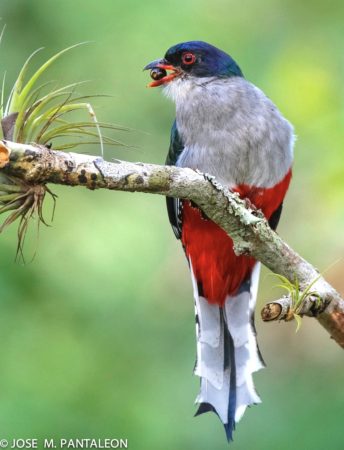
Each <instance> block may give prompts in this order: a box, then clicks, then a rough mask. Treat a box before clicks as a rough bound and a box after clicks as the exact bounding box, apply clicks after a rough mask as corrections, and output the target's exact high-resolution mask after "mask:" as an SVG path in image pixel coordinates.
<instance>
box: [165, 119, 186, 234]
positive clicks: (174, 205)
mask: <svg viewBox="0 0 344 450" xmlns="http://www.w3.org/2000/svg"><path fill="white" fill-rule="evenodd" d="M183 150H184V144H183V142H182V140H181V138H180V136H179V133H178V129H177V124H176V121H174V123H173V125H172V129H171V140H170V148H169V151H168V154H167V158H166V164H167V165H168V166H174V165H175V164H176V162H177V160H178V158H179V156H180V154H181V153H182V151H183ZM166 206H167V212H168V218H169V220H170V223H171V226H172V229H173V232H174V234H175V236H176V238H177V239H180V238H181V235H182V218H181V213H182V202H181V201H180V199H179V198H173V197H166Z"/></svg>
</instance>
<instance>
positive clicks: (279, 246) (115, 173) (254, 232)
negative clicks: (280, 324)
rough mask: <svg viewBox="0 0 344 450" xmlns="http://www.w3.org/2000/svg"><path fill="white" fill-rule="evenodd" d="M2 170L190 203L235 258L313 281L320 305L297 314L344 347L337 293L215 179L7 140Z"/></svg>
mask: <svg viewBox="0 0 344 450" xmlns="http://www.w3.org/2000/svg"><path fill="white" fill-rule="evenodd" d="M1 168H2V172H3V173H6V174H8V175H11V176H15V177H18V178H20V179H21V180H24V181H25V182H27V183H31V184H46V183H55V184H63V185H68V186H84V187H86V188H88V189H100V188H103V189H110V190H121V191H128V192H146V193H151V194H161V195H166V196H170V197H179V198H182V199H189V200H192V201H193V202H194V203H196V204H197V205H198V206H199V207H200V208H201V209H202V210H203V212H204V213H205V214H206V215H207V216H208V217H209V218H210V219H212V220H213V221H214V222H216V223H217V224H218V225H219V226H221V227H222V228H223V229H224V230H225V231H226V232H227V233H228V234H229V235H230V236H231V238H232V239H233V242H234V249H235V252H236V254H238V255H239V254H245V255H251V256H253V257H254V258H256V259H257V260H259V261H261V262H262V263H263V264H264V265H265V266H267V267H268V268H269V269H270V270H272V271H273V272H274V273H278V274H281V275H283V276H285V277H286V278H287V279H288V280H289V281H291V282H292V283H293V282H294V281H295V278H297V279H298V281H299V284H300V288H301V290H306V289H307V287H308V286H309V285H310V284H311V283H313V282H314V280H316V279H317V281H316V282H315V283H314V285H313V286H312V292H316V294H317V296H318V297H319V299H320V300H319V302H314V301H313V300H314V299H313V300H312V298H310V297H307V299H306V301H305V302H303V303H304V304H303V305H302V308H300V309H299V312H301V315H311V316H315V317H316V318H317V320H318V321H319V322H320V323H321V325H323V326H324V327H325V328H326V330H327V331H328V332H329V333H330V335H331V336H332V338H333V339H335V340H336V342H337V343H338V344H339V345H340V346H342V347H343V348H344V300H343V299H342V298H341V296H340V295H339V293H338V292H337V291H336V290H335V289H334V288H333V287H332V286H331V285H330V284H329V283H327V282H326V280H325V279H324V278H323V277H322V276H319V272H318V271H317V270H316V269H315V268H314V267H313V266H312V265H311V264H310V263H308V262H307V261H306V260H304V259H303V258H302V257H301V256H300V255H299V254H297V253H296V252H295V251H294V250H293V249H291V248H290V247H289V246H288V244H286V243H285V242H284V241H283V240H282V239H281V238H280V236H279V235H278V234H276V233H275V232H274V231H272V230H271V228H270V227H269V225H268V223H267V221H266V220H265V219H264V217H263V215H262V214H261V212H260V211H258V210H256V209H254V208H253V207H252V205H248V204H246V202H245V201H244V200H242V199H240V198H239V196H238V195H237V194H235V193H231V192H229V191H228V190H227V189H226V188H224V187H222V186H221V185H220V184H219V183H217V182H216V180H215V178H214V177H212V176H210V175H208V174H202V173H200V172H197V171H194V170H191V169H187V168H178V167H173V166H159V165H154V164H143V163H132V162H125V161H117V160H116V161H114V162H107V161H104V160H103V159H102V158H100V157H95V156H88V155H82V154H77V153H65V152H59V151H54V150H51V149H48V148H46V147H38V146H33V145H26V144H18V143H13V142H9V141H2V142H1V143H0V169H1ZM315 303H316V307H315V306H314V305H315ZM293 308H294V305H293V302H292V301H291V299H290V298H289V299H288V297H287V298H284V299H283V305H281V304H279V303H278V302H274V303H270V304H268V305H267V306H266V307H265V308H264V309H263V311H262V317H263V320H286V318H287V317H288V319H287V320H290V318H291V317H292V313H293ZM282 310H283V314H281V313H282ZM286 311H287V314H285V312H286Z"/></svg>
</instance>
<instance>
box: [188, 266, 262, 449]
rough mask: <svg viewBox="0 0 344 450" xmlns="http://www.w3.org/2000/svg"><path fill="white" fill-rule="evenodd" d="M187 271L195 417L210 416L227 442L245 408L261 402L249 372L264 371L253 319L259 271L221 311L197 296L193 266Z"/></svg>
mask: <svg viewBox="0 0 344 450" xmlns="http://www.w3.org/2000/svg"><path fill="white" fill-rule="evenodd" d="M190 268H191V274H192V281H193V288H194V297H195V311H196V335H197V361H196V365H195V374H196V375H198V376H199V377H200V378H201V388H200V392H199V395H198V396H197V398H196V403H198V404H199V408H198V411H197V413H196V415H199V414H203V413H204V412H208V411H214V412H215V413H216V414H217V415H218V416H219V418H220V420H221V421H222V423H223V424H224V427H225V431H226V435H227V439H228V440H229V441H230V440H232V433H233V430H234V429H235V423H236V422H238V421H239V420H240V419H241V417H242V415H243V414H244V412H245V410H246V408H247V406H250V405H252V404H256V403H260V401H261V400H260V398H259V396H258V394H257V393H256V391H255V388H254V384H253V378H252V374H253V372H255V371H257V370H259V369H261V368H262V367H264V362H263V360H262V358H261V356H260V353H259V349H258V346H257V342H256V337H255V336H256V333H255V328H254V319H253V315H254V306H255V300H256V295H257V285H258V279H259V270H260V265H259V264H256V266H255V267H254V270H253V273H252V277H251V281H250V282H245V283H244V284H243V285H242V287H241V289H240V291H239V292H238V293H237V295H235V296H232V297H227V299H226V302H225V305H224V307H223V308H221V307H219V306H217V305H214V304H210V303H208V301H207V300H206V299H205V298H204V297H202V296H201V295H199V290H198V285H197V282H196V279H195V277H194V274H193V271H192V263H191V261H190Z"/></svg>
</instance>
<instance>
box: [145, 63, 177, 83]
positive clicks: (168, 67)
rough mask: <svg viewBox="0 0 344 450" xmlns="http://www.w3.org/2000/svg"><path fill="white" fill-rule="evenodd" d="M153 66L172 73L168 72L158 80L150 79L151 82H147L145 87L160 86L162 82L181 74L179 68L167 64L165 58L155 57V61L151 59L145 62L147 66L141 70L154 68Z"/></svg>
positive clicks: (167, 81)
mask: <svg viewBox="0 0 344 450" xmlns="http://www.w3.org/2000/svg"><path fill="white" fill-rule="evenodd" d="M155 68H158V69H164V70H169V71H171V72H172V73H168V74H167V75H166V76H164V77H163V78H161V79H160V80H155V81H152V82H151V83H149V84H148V85H147V87H156V86H161V85H162V84H166V83H169V82H170V81H172V80H173V79H174V78H176V77H177V76H178V75H180V74H181V70H180V69H178V68H177V67H174V66H173V65H172V64H169V63H168V62H167V61H166V60H165V59H157V60H155V61H152V62H151V63H149V64H147V66H146V67H145V68H144V69H143V70H148V69H155Z"/></svg>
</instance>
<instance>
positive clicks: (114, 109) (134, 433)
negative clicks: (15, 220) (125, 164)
mask: <svg viewBox="0 0 344 450" xmlns="http://www.w3.org/2000/svg"><path fill="white" fill-rule="evenodd" d="M0 5H1V6H0V15H1V17H2V21H3V23H6V24H7V30H6V34H5V39H4V42H3V43H2V46H1V56H0V57H1V62H2V65H1V69H2V70H3V71H5V70H6V71H7V80H8V86H9V85H10V83H11V82H13V81H14V78H15V75H16V74H17V72H18V69H19V68H20V66H21V65H22V63H23V61H24V60H25V59H26V57H27V56H28V55H29V54H30V53H31V52H32V51H33V50H35V49H36V48H38V47H41V46H44V47H46V50H45V51H44V52H42V53H41V54H39V55H37V57H36V60H35V61H36V62H37V64H38V63H40V62H43V60H45V59H46V58H48V57H49V56H50V55H51V54H53V53H54V52H56V51H58V50H60V49H61V48H64V47H66V46H68V45H71V44H74V43H76V42H80V41H92V43H90V44H89V45H87V46H84V47H81V48H79V49H77V50H73V53H70V54H68V55H65V56H64V57H63V59H62V60H61V61H59V63H57V64H56V65H55V66H54V67H53V69H52V70H51V71H50V77H51V78H53V79H55V80H58V81H59V82H60V83H61V84H62V83H64V84H67V83H69V82H73V81H80V80H83V79H87V80H92V81H91V82H90V83H89V85H86V86H84V87H83V88H82V89H81V91H82V92H83V93H86V94H87V93H106V94H111V95H113V98H111V99H107V100H104V99H102V100H100V101H97V102H95V103H94V106H95V108H96V111H97V114H98V117H99V118H100V119H101V120H105V121H112V122H116V123H119V124H121V125H124V126H127V127H130V128H131V129H132V130H131V131H129V132H120V133H118V134H116V135H115V137H117V138H118V139H120V140H122V141H123V142H125V143H126V144H129V145H130V146H131V148H129V149H123V148H111V149H107V150H106V157H107V158H122V159H129V160H132V161H147V162H148V161H149V162H155V163H162V162H163V161H164V159H165V154H166V151H167V147H168V139H169V128H170V125H171V122H172V120H173V116H174V107H173V105H172V104H171V103H169V102H168V100H166V99H165V98H164V97H163V96H162V95H161V94H160V92H159V90H158V89H156V90H150V89H146V88H145V86H146V84H147V82H148V74H147V73H143V72H142V67H143V66H144V65H145V64H146V63H147V62H149V61H151V60H152V59H155V58H158V57H160V56H162V55H163V54H164V52H165V51H166V49H167V48H168V47H170V46H171V45H173V44H176V43H178V42H181V41H185V40H191V39H201V40H205V41H208V42H210V43H212V44H214V45H216V46H218V47H220V48H222V49H224V50H225V51H228V52H229V53H230V54H231V55H232V56H233V57H234V58H235V59H236V60H237V61H238V63H239V64H240V66H241V67H242V69H243V71H244V73H245V75H246V77H247V78H248V79H249V80H251V81H252V82H253V83H255V84H257V85H258V86H259V87H261V88H262V89H263V90H264V91H265V92H266V93H267V95H269V96H270V97H271V98H272V99H273V100H274V102H275V103H276V104H277V105H278V107H279V108H280V109H281V111H282V112H283V113H284V114H285V115H286V116H287V117H288V119H289V120H290V121H291V122H293V124H294V125H295V128H296V134H297V136H298V140H297V144H296V155H295V156H296V158H295V169H294V178H293V183H292V186H291V189H290V192H289V195H288V199H287V201H286V203H285V210H284V216H283V219H282V222H281V225H280V228H279V232H280V234H281V235H282V236H283V238H285V239H286V240H287V241H288V242H289V243H290V244H291V245H292V246H293V247H294V248H295V249H297V250H298V251H299V252H300V253H301V254H302V255H303V256H304V257H306V258H307V259H308V260H309V261H311V262H312V263H314V264H315V265H316V266H317V267H318V268H319V269H320V270H325V269H326V268H328V267H329V266H331V265H332V264H333V263H334V262H336V261H337V262H336V264H335V265H334V266H332V267H331V268H330V269H329V270H328V272H327V278H328V279H329V280H330V281H331V282H332V283H333V284H334V286H335V287H336V288H337V289H339V290H340V291H341V292H342V293H343V292H344V281H343V280H344V277H343V273H344V262H343V259H340V258H342V255H343V250H344V240H343V225H344V208H343V197H344V180H343V178H344V164H343V148H344V131H343V130H344V90H343V83H342V80H343V78H344V53H343V44H342V42H343V20H344V3H343V1H342V0H337V1H336V0H334V1H329V2H321V1H320V0H317V1H310V0H308V1H303V2H300V1H296V0H283V1H282V0H281V1H273V0H262V1H259V2H258V1H255V0H242V1H240V2H238V1H233V0H227V1H225V0H213V1H212V2H210V1H205V0H198V1H196V0H186V1H185V0H184V1H181V0H175V1H165V2H161V1H156V0H146V1H139V0H126V1H124V0H123V1H117V0H100V1H98V2H96V1H91V0H82V1H81V0H74V1H70V0H59V1H58V2H57V1H48V0H30V1H27V0H2V1H1V3H0ZM81 151H83V152H89V153H97V152H99V149H98V148H95V147H90V148H87V149H86V148H84V149H83V150H81ZM52 189H53V191H54V192H56V193H57V194H58V195H59V199H58V204H57V210H56V215H55V220H54V223H53V227H52V228H45V227H42V228H41V231H40V237H39V246H38V255H37V256H36V258H35V260H34V261H33V262H32V263H30V264H27V265H26V266H22V265H20V264H16V263H15V262H14V255H15V247H16V230H15V227H14V228H13V229H12V230H9V231H7V232H6V233H5V234H3V235H2V236H1V239H0V252H1V259H0V265H1V269H0V286H1V287H0V289H1V298H0V334H1V337H0V438H7V439H11V438H33V437H36V438H39V439H41V438H53V437H55V438H57V439H58V438H72V437H78V438H83V437H84V438H86V437H90V438H106V437H110V438H114V437H122V438H128V440H129V447H130V448H131V449H135V450H136V449H137V450H146V449H147V450H148V449H149V450H151V449H165V450H172V449H173V450H174V449H190V450H192V449H197V450H205V449H216V450H217V449H225V448H227V444H226V441H225V435H224V431H223V429H222V426H221V424H220V422H219V420H218V419H217V418H216V417H215V415H210V414H207V415H204V416H201V417H199V418H197V419H195V418H193V413H194V411H195V407H194V405H193V401H194V398H195V396H196V394H197V391H198V379H197V378H196V377H193V376H192V369H193V364H194V357H195V342H194V333H195V330H194V312H193V300H192V292H191V283H190V280H189V274H188V269H187V265H186V262H185V261H184V256H183V252H182V250H181V248H180V245H179V243H178V242H177V241H176V240H175V239H174V237H173V234H172V231H171V230H170V227H169V224H168V220H167V217H166V214H165V204H164V199H163V198H162V197H159V196H153V195H152V196H150V195H142V194H134V195H131V194H124V193H114V192H105V191H104V192H100V191H99V192H91V191H86V190H85V189H78V188H75V189H71V188H67V187H56V186H52ZM32 239H33V241H34V234H33V238H32ZM32 246H33V247H34V244H32ZM29 247H30V245H29ZM30 251H33V249H32V248H31V249H30V248H29V249H28V254H29V255H28V256H30ZM29 259H30V258H29ZM273 284H274V280H273V279H272V277H270V276H267V271H265V272H264V273H263V275H262V282H261V289H260V294H259V305H258V310H259V309H260V307H261V306H262V305H263V303H264V302H265V301H266V300H267V299H272V298H276V297H277V296H278V295H279V294H280V293H279V292H278V291H277V290H276V289H274V288H273ZM257 322H258V323H257V328H258V332H259V340H260V346H261V350H262V353H263V355H264V357H265V360H266V362H267V366H268V368H267V370H264V371H262V372H260V373H258V374H257V375H256V376H255V380H256V384H257V388H258V391H259V393H260V394H261V397H262V399H263V404H262V405H260V406H257V407H254V408H251V409H250V410H248V412H247V413H246V415H245V417H244V419H243V420H242V421H241V423H240V424H239V425H238V426H237V431H236V432H235V441H234V443H233V444H232V445H231V448H232V449H233V450H239V449H244V450H250V449H253V450H255V449H257V450H258V449H259V450H260V449H262V450H269V449H290V448H294V449H324V448H326V449H331V450H332V449H343V448H344V429H343V417H344V385H343V375H344V359H343V351H342V350H340V349H339V348H338V347H337V346H336V345H335V344H334V343H333V342H332V341H331V340H330V338H329V336H328V335H327V333H326V332H325V331H323V330H322V328H321V327H320V326H319V325H318V324H317V323H316V321H314V320H307V319H305V320H304V321H303V325H302V327H301V330H300V331H299V332H298V333H297V334H296V333H295V324H294V323H290V324H284V323H282V324H262V323H261V321H260V319H259V318H258V319H257Z"/></svg>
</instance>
